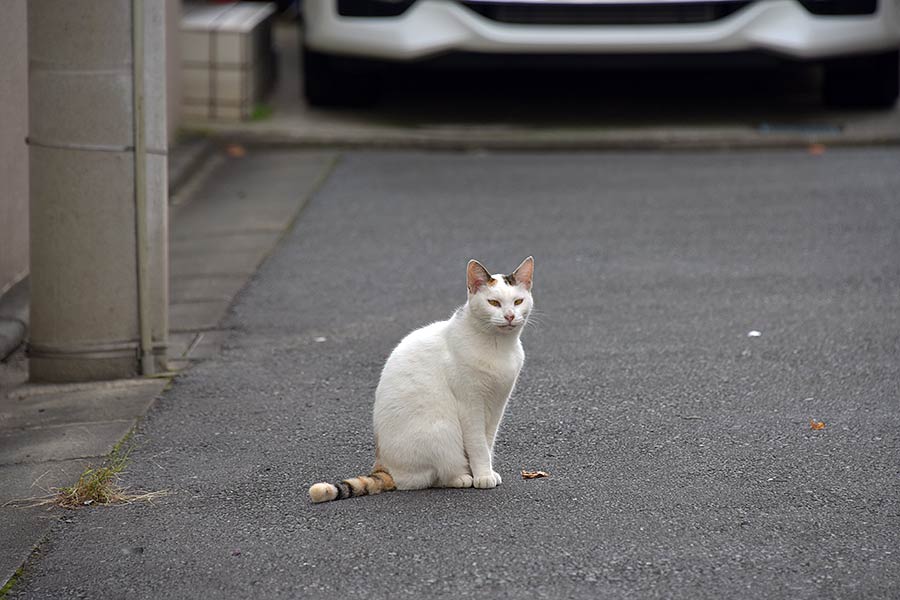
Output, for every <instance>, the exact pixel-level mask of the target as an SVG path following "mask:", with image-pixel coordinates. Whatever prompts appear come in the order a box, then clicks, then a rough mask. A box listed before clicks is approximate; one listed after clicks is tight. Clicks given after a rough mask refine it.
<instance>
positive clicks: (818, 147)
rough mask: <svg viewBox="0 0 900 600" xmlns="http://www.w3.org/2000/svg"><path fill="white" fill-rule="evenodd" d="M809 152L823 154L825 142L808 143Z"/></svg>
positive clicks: (815, 154)
mask: <svg viewBox="0 0 900 600" xmlns="http://www.w3.org/2000/svg"><path fill="white" fill-rule="evenodd" d="M809 153H810V154H812V155H813V156H822V155H823V154H825V144H810V145H809Z"/></svg>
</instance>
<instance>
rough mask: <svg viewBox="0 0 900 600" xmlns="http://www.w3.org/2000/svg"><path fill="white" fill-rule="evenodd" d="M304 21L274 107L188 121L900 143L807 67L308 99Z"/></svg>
mask: <svg viewBox="0 0 900 600" xmlns="http://www.w3.org/2000/svg"><path fill="white" fill-rule="evenodd" d="M298 31H299V28H298V26H297V24H295V23H287V22H279V23H277V26H276V30H275V34H276V36H275V38H276V43H277V47H278V57H279V69H278V73H279V77H280V80H279V83H278V87H277V89H276V90H275V92H274V94H273V95H272V97H271V98H269V99H268V100H267V101H266V106H267V107H268V108H270V109H271V114H269V115H268V116H266V117H265V118H262V119H259V120H256V121H248V122H216V121H203V120H195V121H188V122H187V123H185V127H187V128H188V129H189V130H193V131H195V132H198V133H202V134H203V135H210V136H212V137H214V138H220V139H224V140H235V139H240V140H244V141H246V142H254V143H265V144H279V145H284V146H288V147H292V146H301V147H321V146H324V147H329V148H333V147H336V146H339V147H343V148H412V149H428V150H484V149H489V150H633V149H645V150H649V149H728V148H731V149H734V148H780V147H804V146H808V145H810V144H814V143H815V144H826V145H829V146H831V145H835V146H842V145H843V146H847V145H851V146H858V145H873V144H900V105H897V106H895V107H894V108H893V109H890V110H862V111H841V110H831V109H826V108H823V107H822V105H821V103H820V101H819V98H818V86H819V83H818V80H817V79H816V75H817V74H816V73H815V72H814V71H811V70H809V69H801V68H782V69H780V70H749V71H742V70H734V69H731V70H729V69H719V70H715V71H710V72H703V71H701V72H691V71H687V72H684V73H675V72H667V71H651V72H646V73H643V72H636V73H628V72H607V71H604V72H600V73H592V72H590V71H587V72H581V71H575V72H572V73H568V74H565V73H553V72H551V73H541V72H539V71H534V72H528V73H521V74H515V73H513V74H509V73H503V72H487V73H481V72H478V71H477V70H474V71H463V72H452V71H451V72H429V71H416V70H413V71H410V72H405V73H401V74H398V75H396V76H393V77H388V78H387V80H386V84H385V87H386V92H385V97H384V99H383V102H382V103H381V104H379V105H377V106H374V107H372V108H368V109H321V108H311V107H308V106H306V104H305V101H304V100H303V98H302V93H301V84H300V81H299V73H300V63H299V55H300V52H299V34H298Z"/></svg>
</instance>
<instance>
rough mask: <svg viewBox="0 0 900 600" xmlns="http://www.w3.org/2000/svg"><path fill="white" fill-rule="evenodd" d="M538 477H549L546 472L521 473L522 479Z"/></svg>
mask: <svg viewBox="0 0 900 600" xmlns="http://www.w3.org/2000/svg"><path fill="white" fill-rule="evenodd" d="M540 477H550V473H548V472H547V471H522V479H538V478H540Z"/></svg>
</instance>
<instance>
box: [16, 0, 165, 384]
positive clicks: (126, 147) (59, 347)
mask: <svg viewBox="0 0 900 600" xmlns="http://www.w3.org/2000/svg"><path fill="white" fill-rule="evenodd" d="M164 7H165V3H164V2H157V1H156V0H151V1H149V2H148V1H145V0H103V1H99V0H97V1H92V2H72V1H71V0H31V1H30V2H29V6H28V45H29V70H30V73H29V75H30V76H29V112H30V115H29V138H28V142H29V157H30V177H31V223H30V226H31V332H30V334H31V337H30V340H29V346H28V348H29V357H30V361H29V371H30V376H31V379H32V380H33V381H86V380H95V379H115V378H121V377H133V376H135V375H137V374H139V373H142V374H147V375H149V374H153V373H154V372H156V371H158V370H163V369H165V368H166V364H165V359H166V357H165V348H166V342H167V329H168V314H167V306H168V266H167V262H168V249H167V240H168V232H167V196H166V194H167V192H166V189H167V181H166V178H167V172H166V168H167V167H166V148H167V144H166V119H165V111H166V104H165V27H164V24H165V12H164Z"/></svg>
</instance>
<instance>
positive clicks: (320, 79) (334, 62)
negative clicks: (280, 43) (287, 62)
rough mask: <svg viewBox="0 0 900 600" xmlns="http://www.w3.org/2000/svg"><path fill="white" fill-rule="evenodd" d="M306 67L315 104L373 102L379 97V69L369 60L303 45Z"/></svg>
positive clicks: (305, 87) (309, 93)
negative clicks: (312, 48)
mask: <svg viewBox="0 0 900 600" xmlns="http://www.w3.org/2000/svg"><path fill="white" fill-rule="evenodd" d="M302 68H303V93H304V95H305V96H306V101H307V103H309V104H310V105H311V106H325V107H327V106H370V105H372V104H374V103H375V101H376V100H377V99H378V92H379V88H378V83H379V78H378V72H377V69H376V67H375V66H374V65H373V64H372V63H371V62H369V61H365V60H362V59H354V58H350V57H344V56H337V55H334V54H326V53H323V52H316V51H315V50H311V49H309V48H306V47H303V66H302Z"/></svg>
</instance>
